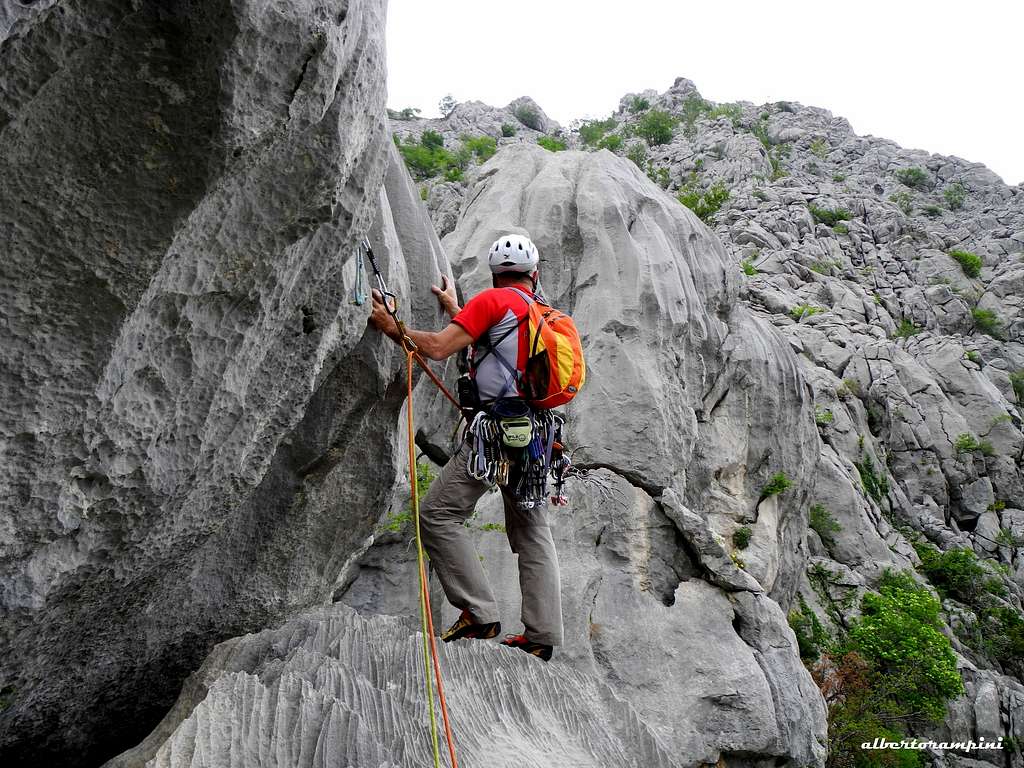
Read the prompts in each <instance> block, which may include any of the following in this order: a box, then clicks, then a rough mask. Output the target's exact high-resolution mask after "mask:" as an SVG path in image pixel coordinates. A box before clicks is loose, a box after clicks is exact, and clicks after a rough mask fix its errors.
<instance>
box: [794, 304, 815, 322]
mask: <svg viewBox="0 0 1024 768" xmlns="http://www.w3.org/2000/svg"><path fill="white" fill-rule="evenodd" d="M819 312H821V307H816V306H814V305H813V304H797V305H796V306H795V307H793V308H792V309H791V310H789V314H790V315H792V316H793V318H794V319H795V320H801V319H803V318H805V317H810V316H811V315H816V314H818V313H819Z"/></svg>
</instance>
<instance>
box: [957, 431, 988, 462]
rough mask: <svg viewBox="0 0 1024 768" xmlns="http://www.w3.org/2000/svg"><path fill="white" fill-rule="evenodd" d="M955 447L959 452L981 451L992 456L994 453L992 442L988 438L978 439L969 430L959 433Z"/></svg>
mask: <svg viewBox="0 0 1024 768" xmlns="http://www.w3.org/2000/svg"><path fill="white" fill-rule="evenodd" d="M953 447H954V448H956V452H957V453H974V452H975V451H981V453H982V454H983V455H985V456H992V455H993V453H994V449H993V448H992V443H991V442H989V441H988V440H978V438H976V437H975V436H974V435H972V434H970V433H968V432H961V433H960V434H959V435H957V438H956V441H955V442H954V443H953Z"/></svg>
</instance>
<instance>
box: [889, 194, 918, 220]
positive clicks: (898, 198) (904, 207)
mask: <svg viewBox="0 0 1024 768" xmlns="http://www.w3.org/2000/svg"><path fill="white" fill-rule="evenodd" d="M889 201H890V202H892V203H895V204H896V207H897V208H899V209H900V210H901V211H903V214H904V215H905V216H909V215H910V214H912V213H913V212H914V196H913V195H912V194H910V193H909V192H893V193H892V194H891V195H889Z"/></svg>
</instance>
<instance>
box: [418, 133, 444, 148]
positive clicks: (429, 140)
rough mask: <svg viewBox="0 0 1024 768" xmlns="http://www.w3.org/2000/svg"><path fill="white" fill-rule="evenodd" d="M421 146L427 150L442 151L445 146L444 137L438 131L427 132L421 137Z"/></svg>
mask: <svg viewBox="0 0 1024 768" xmlns="http://www.w3.org/2000/svg"><path fill="white" fill-rule="evenodd" d="M420 144H422V145H423V146H424V147H426V148H427V149H440V148H441V147H443V146H444V136H442V135H441V134H440V133H438V132H437V131H431V130H429V129H428V130H426V131H424V132H423V135H422V136H420Z"/></svg>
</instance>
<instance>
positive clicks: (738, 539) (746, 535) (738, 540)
mask: <svg viewBox="0 0 1024 768" xmlns="http://www.w3.org/2000/svg"><path fill="white" fill-rule="evenodd" d="M752 533H753V531H752V530H751V528H750V526H749V525H744V526H741V527H739V528H737V529H736V530H735V531H733V532H732V543H733V544H734V545H735V546H736V547H737V548H738V549H746V548H747V547H748V546H749V545H750V536H751V534H752Z"/></svg>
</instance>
